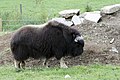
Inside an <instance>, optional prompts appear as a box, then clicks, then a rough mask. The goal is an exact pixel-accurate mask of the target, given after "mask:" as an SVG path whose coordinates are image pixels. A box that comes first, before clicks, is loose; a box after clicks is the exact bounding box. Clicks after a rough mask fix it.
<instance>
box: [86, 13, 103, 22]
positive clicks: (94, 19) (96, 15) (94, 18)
mask: <svg viewBox="0 0 120 80" xmlns="http://www.w3.org/2000/svg"><path fill="white" fill-rule="evenodd" d="M101 17H102V16H101V15H100V11H94V12H86V13H85V16H84V18H85V19H86V20H89V21H92V22H96V23H97V22H98V21H99V20H100V18H101Z"/></svg>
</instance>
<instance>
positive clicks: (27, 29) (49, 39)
mask: <svg viewBox="0 0 120 80" xmlns="http://www.w3.org/2000/svg"><path fill="white" fill-rule="evenodd" d="M10 46H11V51H12V54H13V56H14V59H15V62H14V63H15V67H16V68H21V67H22V68H23V67H24V66H25V62H24V61H25V60H27V59H28V58H29V57H32V58H34V59H39V58H44V60H45V61H44V64H46V63H47V60H48V59H49V58H51V57H55V58H57V59H58V60H60V61H61V62H60V64H61V66H62V65H64V66H65V67H66V65H65V63H64V61H63V58H62V57H64V56H67V55H70V56H78V55H80V54H81V53H83V47H84V40H83V38H82V36H81V35H80V33H79V32H78V31H77V30H75V29H73V28H70V27H68V26H66V25H64V24H62V23H59V22H56V21H49V22H47V23H45V24H44V25H37V26H36V25H26V26H23V27H21V28H20V29H18V30H17V31H16V32H15V33H14V35H13V36H12V39H11V43H10ZM21 65H22V66H21Z"/></svg>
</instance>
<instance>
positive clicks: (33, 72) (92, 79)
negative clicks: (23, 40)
mask: <svg viewBox="0 0 120 80" xmlns="http://www.w3.org/2000/svg"><path fill="white" fill-rule="evenodd" d="M65 75H69V76H70V77H71V78H67V79H65V78H64V77H65ZM119 79H120V66H112V65H90V66H77V67H71V68H68V69H60V68H32V69H28V68H27V69H26V70H24V71H21V72H15V70H14V68H13V67H12V66H1V67H0V80H119Z"/></svg>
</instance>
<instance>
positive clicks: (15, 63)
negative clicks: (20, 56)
mask: <svg viewBox="0 0 120 80" xmlns="http://www.w3.org/2000/svg"><path fill="white" fill-rule="evenodd" d="M20 63H21V61H17V60H14V65H15V68H16V71H17V72H18V71H20Z"/></svg>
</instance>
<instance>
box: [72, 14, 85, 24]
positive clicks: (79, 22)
mask: <svg viewBox="0 0 120 80" xmlns="http://www.w3.org/2000/svg"><path fill="white" fill-rule="evenodd" d="M71 21H72V22H73V23H74V25H79V24H81V23H83V21H84V18H80V17H79V16H77V15H74V16H73V17H72V20H71Z"/></svg>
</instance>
